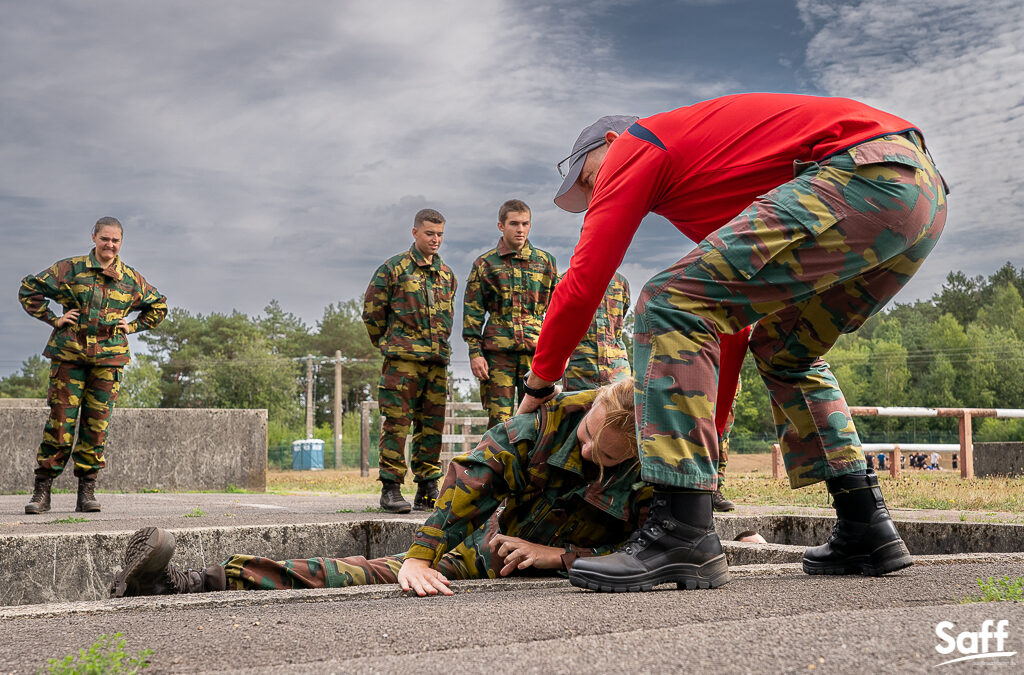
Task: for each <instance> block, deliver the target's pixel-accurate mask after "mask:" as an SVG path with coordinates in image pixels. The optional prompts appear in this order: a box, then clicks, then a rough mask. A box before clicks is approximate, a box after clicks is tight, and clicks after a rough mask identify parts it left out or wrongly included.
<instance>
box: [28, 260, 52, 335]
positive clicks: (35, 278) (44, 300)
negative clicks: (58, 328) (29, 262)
mask: <svg viewBox="0 0 1024 675" xmlns="http://www.w3.org/2000/svg"><path fill="white" fill-rule="evenodd" d="M60 285H61V283H60V275H59V273H58V270H57V263H54V264H53V265H52V266H51V267H50V268H49V269H45V270H43V271H42V272H40V273H39V274H35V275H31V274H30V275H29V276H27V277H25V278H24V279H22V280H21V288H20V289H19V290H18V300H19V301H20V302H21V306H22V307H24V308H25V311H26V312H28V313H29V314H31V315H32V316H34V317H35V318H37V319H39V320H40V321H43V322H44V323H48V324H50V325H51V326H53V325H55V324H56V323H57V315H56V314H54V313H53V310H51V309H50V303H49V301H48V299H49V298H54V299H56V298H57V295H58V291H59V290H60Z"/></svg>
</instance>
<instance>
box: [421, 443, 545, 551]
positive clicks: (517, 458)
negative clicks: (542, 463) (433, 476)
mask: <svg viewBox="0 0 1024 675" xmlns="http://www.w3.org/2000/svg"><path fill="white" fill-rule="evenodd" d="M529 453H530V441H528V440H525V441H521V442H520V443H516V444H513V443H512V441H511V440H510V439H509V437H508V431H507V430H506V428H505V425H504V424H499V425H496V426H494V427H492V428H491V429H490V430H489V431H488V432H487V433H486V434H485V435H484V438H483V440H481V441H480V444H479V445H478V446H477V447H476V448H475V449H474V450H473V451H472V452H469V453H466V454H465V455H460V456H458V457H456V458H454V459H453V460H452V461H451V463H450V464H449V465H448V475H447V476H445V479H444V485H443V486H442V488H441V496H440V497H438V499H437V502H436V504H435V505H434V512H433V513H432V514H431V515H430V517H429V518H427V521H426V522H425V523H424V524H423V526H422V527H421V528H420V529H419V530H418V531H417V532H416V536H415V537H413V542H412V546H410V547H409V551H408V553H406V556H407V557H409V558H419V559H420V560H429V561H431V563H432V564H435V565H436V564H437V561H439V560H440V559H441V556H443V555H444V554H445V553H447V552H448V551H450V550H452V549H453V548H455V547H456V546H458V545H459V544H460V543H462V541H463V540H464V539H465V538H466V537H468V536H469V535H470V534H472V533H473V532H475V531H476V530H478V529H480V528H481V527H483V526H484V524H486V523H487V521H488V519H489V518H490V517H491V515H492V514H493V513H494V512H495V511H496V510H497V508H498V506H499V505H501V502H502V501H503V500H504V499H505V497H507V496H508V495H509V494H512V493H516V492H520V491H522V490H524V489H525V488H526V486H527V482H528V479H529V477H528V476H527V473H526V466H527V465H528V463H529Z"/></svg>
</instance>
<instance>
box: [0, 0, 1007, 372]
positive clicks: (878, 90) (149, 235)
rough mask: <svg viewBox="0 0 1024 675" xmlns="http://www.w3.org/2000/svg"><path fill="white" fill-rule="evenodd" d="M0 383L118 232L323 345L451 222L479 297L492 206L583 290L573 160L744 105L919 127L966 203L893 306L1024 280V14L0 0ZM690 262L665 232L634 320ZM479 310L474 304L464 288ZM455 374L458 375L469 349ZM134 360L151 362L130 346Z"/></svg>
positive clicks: (189, 279)
mask: <svg viewBox="0 0 1024 675" xmlns="http://www.w3.org/2000/svg"><path fill="white" fill-rule="evenodd" d="M0 10H2V12H3V16H4V19H3V22H2V23H0V92H2V93H0V228H2V232H3V242H4V245H3V246H2V247H0V263H2V264H0V288H6V289H7V291H6V292H5V293H3V294H2V296H0V297H2V298H3V299H2V300H0V375H4V374H7V373H9V372H11V371H13V370H16V369H17V368H18V367H19V366H20V364H21V363H22V361H23V360H24V359H26V358H28V357H29V356H30V355H32V354H34V353H38V352H39V351H40V350H41V349H42V347H43V344H44V343H45V340H46V337H47V335H48V334H49V329H48V327H47V326H45V325H44V324H42V323H40V322H38V321H35V320H34V319H32V318H30V317H28V316H27V315H26V314H24V313H23V312H22V311H21V309H20V307H19V305H18V303H17V299H16V290H17V287H18V283H19V281H20V279H21V278H22V277H23V276H25V275H26V274H29V273H36V272H38V271H40V270H42V269H44V268H45V267H47V266H49V265H50V264H51V263H53V262H54V261H55V260H57V259H60V258H64V257H69V256H72V255H80V254H83V253H86V252H87V251H88V250H89V248H90V247H91V242H90V241H89V234H90V227H91V225H92V223H94V222H95V221H96V219H97V218H99V217H100V216H104V215H113V216H116V217H117V218H119V219H120V220H121V222H122V223H124V225H125V238H124V246H123V248H122V251H121V253H122V258H123V259H124V260H125V261H126V262H127V263H129V264H131V265H133V266H134V267H136V268H137V269H138V270H139V271H141V272H142V273H143V274H144V275H145V277H146V278H147V279H148V280H149V281H150V282H151V283H152V284H154V285H155V286H157V288H159V289H160V291H161V292H163V293H164V294H166V295H167V298H168V301H169V303H170V304H171V305H172V306H176V307H182V308H185V309H188V310H189V311H191V312H202V313H209V312H230V311H232V310H233V309H237V310H239V311H242V312H245V313H247V314H250V315H255V314H258V313H260V311H261V310H262V309H263V307H264V306H266V304H267V303H268V301H270V300H271V299H272V298H276V299H277V300H279V301H280V303H281V305H282V306H283V307H284V308H285V309H286V310H288V311H292V312H294V313H296V314H298V315H299V316H301V317H302V318H303V319H304V320H306V321H307V322H308V323H310V324H313V323H314V322H315V321H316V320H317V319H318V318H319V317H320V316H321V314H322V312H323V308H324V307H325V306H326V305H328V304H329V303H332V302H337V301H340V300H346V299H349V298H353V297H357V296H361V294H362V292H363V290H364V289H365V287H366V284H367V282H368V281H369V279H370V277H371V275H372V274H373V271H374V270H375V268H376V267H377V265H379V264H380V263H381V262H382V261H383V260H384V259H386V258H387V257H389V256H390V255H392V254H394V253H397V252H399V251H401V250H403V249H405V248H407V247H408V245H409V243H410V242H411V235H410V228H411V224H412V216H413V214H414V213H415V212H416V211H417V210H418V209H420V208H423V207H426V206H430V207H434V208H437V209H439V210H440V211H441V212H442V213H444V214H445V216H446V217H447V219H448V224H447V226H446V228H445V243H444V245H443V247H442V249H441V253H442V255H443V257H444V259H445V260H446V262H448V264H449V265H451V266H452V268H453V269H454V270H455V272H456V274H457V275H458V276H459V278H460V287H461V286H462V285H463V284H464V282H465V278H466V275H467V274H468V271H469V267H470V264H471V263H472V260H473V258H474V257H475V256H476V255H478V254H479V253H481V252H483V251H484V250H485V249H487V248H489V247H491V246H493V245H494V243H495V242H496V240H497V236H498V234H497V230H496V227H495V222H496V220H497V208H498V206H499V205H500V204H501V202H503V201H504V200H506V199H509V198H512V197H518V198H521V199H524V200H525V201H526V202H527V203H528V204H530V205H531V206H532V207H533V222H534V226H533V227H534V229H533V232H532V235H531V240H532V241H533V243H534V244H535V245H537V246H539V247H541V248H544V249H546V250H549V251H551V252H552V253H554V254H555V256H556V257H557V259H558V262H559V268H560V269H565V267H566V266H567V265H568V262H569V255H570V253H571V250H572V247H573V245H574V244H575V242H576V235H577V234H578V231H579V227H580V225H581V223H582V220H581V218H580V216H578V215H573V214H566V213H563V212H560V211H558V210H557V209H556V208H555V207H554V205H553V204H552V203H551V197H552V196H553V192H554V189H555V188H556V187H557V185H558V182H559V178H558V174H557V172H556V171H555V166H554V165H555V163H556V162H557V161H558V160H560V159H561V158H562V157H564V156H565V155H566V154H568V151H569V148H570V147H571V145H572V142H573V141H574V140H575V138H576V135H577V134H578V133H579V131H580V129H581V128H582V127H584V126H586V125H587V124H590V123H591V122H593V121H594V119H596V118H597V117H599V116H601V115H605V114H635V115H640V116H645V115H650V114H654V113H657V112H661V111H664V110H669V109H672V108H675V107H678V106H682V105H688V104H691V103H695V102H697V101H701V100H704V99H707V98H711V97H715V96H719V95H724V94H730V93H736V92H745V91H778V92H794V93H806V94H820V95H836V96H849V97H852V98H858V99H861V100H863V101H865V102H867V103H869V104H871V105H874V106H877V107H880V108H883V109H885V110H887V111H890V112H892V113H895V114H898V115H900V116H902V117H905V118H907V119H909V120H911V121H912V122H914V123H916V124H918V125H919V126H920V127H921V128H922V129H923V130H924V132H925V136H926V138H927V140H928V144H929V146H930V148H931V150H932V153H933V155H934V156H935V159H936V162H937V164H938V166H939V168H940V169H941V170H942V172H943V174H944V175H945V176H946V178H947V179H948V181H949V182H950V184H951V185H952V187H953V195H952V196H951V198H950V199H951V203H950V212H949V219H948V222H947V227H946V231H945V234H944V235H943V238H942V240H941V241H940V242H939V244H938V246H937V247H936V249H935V251H934V253H933V254H932V255H931V257H930V258H929V259H928V261H927V263H926V264H925V266H924V267H923V268H922V270H921V271H920V272H919V274H918V276H917V277H916V278H915V280H914V281H913V282H912V283H911V284H910V286H908V288H907V289H905V290H904V292H903V293H902V294H901V295H900V296H898V298H897V300H899V301H909V300H912V299H915V298H927V297H929V296H930V295H931V294H932V293H933V292H935V291H936V290H937V289H938V287H939V286H940V285H941V283H942V281H943V279H944V277H945V276H946V274H947V273H948V272H949V271H950V270H954V269H959V270H963V271H965V272H968V273H970V274H990V273H991V272H993V271H994V270H995V269H997V268H998V267H999V266H1000V265H1002V264H1003V263H1005V262H1006V261H1007V260H1009V261H1011V262H1013V263H1014V264H1015V265H1017V266H1021V265H1024V236H1022V233H1021V227H1022V226H1021V219H1020V214H1021V213H1024V192H1022V189H1021V186H1022V184H1024V162H1022V161H1021V159H1020V157H1021V155H1022V153H1021V151H1022V150H1024V119H1022V111H1024V75H1022V73H1024V47H1022V45H1024V3H1022V2H1020V0H987V1H986V2H978V1H977V0H917V1H915V2H893V1H892V0H733V1H724V0H723V1H716V0H689V1H687V0H675V1H671V2H670V1H665V2H641V1H637V2H629V1H625V0H623V1H613V0H605V1H599V0H590V1H589V2H561V1H559V0H543V1H542V2H523V1H513V0H507V1H504V2H501V1H483V2H482V1H480V0H473V1H465V2H463V1H461V0H460V1H446V0H434V1H433V2H421V1H416V0H389V1H387V2H377V3H369V2H355V1H352V2H339V1H330V2H328V1H313V0H305V1H303V0H290V1H289V2H268V1H257V0H235V1H233V2H229V1H223V0H222V1H220V2H216V3H211V2H203V1H199V0H195V1H182V0H179V1H175V2H158V1H153V2H137V1H134V0H122V1H103V0H94V1H92V2H88V3H82V2H55V1H49V2H19V1H16V0H0ZM690 248H691V244H690V243H689V242H688V241H687V240H686V239H684V238H683V237H682V236H681V235H679V234H678V233H677V232H676V231H675V230H674V229H673V228H672V227H671V226H670V225H668V224H667V222H666V221H664V220H663V219H661V218H659V217H649V218H648V219H647V221H646V222H645V225H644V226H643V227H642V228H641V230H640V232H639V233H638V235H637V238H636V240H635V242H634V244H633V246H632V248H631V249H630V252H629V254H628V255H627V257H626V261H625V263H624V266H623V269H622V271H623V272H624V273H625V275H626V276H627V277H628V278H629V280H630V283H631V285H632V287H633V291H634V297H635V296H636V294H637V293H638V292H639V290H640V288H641V286H642V285H643V283H644V281H645V280H646V279H647V278H649V277H650V276H651V275H652V274H654V273H655V272H657V271H658V270H659V269H661V268H663V267H665V266H666V265H668V264H669V263H671V262H673V261H674V260H676V259H678V258H680V257H682V256H683V255H684V254H685V253H686V252H687V251H688V250H689V249H690ZM460 290H461V288H460ZM461 319H462V311H461V305H460V307H459V308H458V310H457V317H456V326H457V328H456V331H455V333H456V335H455V337H454V339H453V344H454V346H455V354H454V361H455V363H454V366H455V368H456V372H457V374H463V375H464V374H467V373H468V363H467V356H466V348H465V345H464V343H463V342H462V340H461V338H460V337H458V335H459V329H458V327H459V326H460V325H461ZM132 341H133V347H134V348H136V349H138V347H139V345H140V343H139V342H138V340H137V338H132Z"/></svg>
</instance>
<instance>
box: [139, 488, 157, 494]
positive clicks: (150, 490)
mask: <svg viewBox="0 0 1024 675" xmlns="http://www.w3.org/2000/svg"><path fill="white" fill-rule="evenodd" d="M139 492H141V493H143V494H153V493H156V492H160V488H142V489H141V490H139Z"/></svg>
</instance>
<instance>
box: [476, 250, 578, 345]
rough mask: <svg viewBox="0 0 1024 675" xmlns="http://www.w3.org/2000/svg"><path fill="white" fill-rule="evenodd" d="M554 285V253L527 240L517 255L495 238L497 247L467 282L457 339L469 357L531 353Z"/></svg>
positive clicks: (555, 279) (484, 258) (556, 277)
mask: <svg viewBox="0 0 1024 675" xmlns="http://www.w3.org/2000/svg"><path fill="white" fill-rule="evenodd" d="M557 281H558V268H557V267H556V266H555V258H554V256H553V255H551V254H550V253H548V252H547V251H542V250H540V249H539V248H534V247H533V246H532V245H531V244H530V240H529V239H527V240H526V243H525V244H523V248H522V249H520V250H519V251H515V250H513V249H511V248H509V246H508V245H507V244H506V243H505V240H504V239H499V240H498V246H497V247H496V248H493V249H491V250H490V251H488V252H487V253H484V254H483V255H482V256H480V257H479V258H477V259H476V261H474V262H473V269H472V271H471V272H470V273H469V280H468V281H467V282H466V296H465V306H464V308H463V311H464V315H463V320H462V337H463V339H465V340H466V343H467V344H468V345H469V357H470V358H474V357H477V356H481V355H482V354H483V352H484V351H495V352H513V351H523V352H532V351H533V350H534V349H536V347H537V336H538V335H540V325H541V323H542V322H543V321H544V312H546V311H547V308H548V302H550V301H551V293H552V292H553V291H554V290H555V283H557ZM488 314H489V315H490V316H489V317H487V324H486V326H485V325H484V317H485V315H488Z"/></svg>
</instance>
